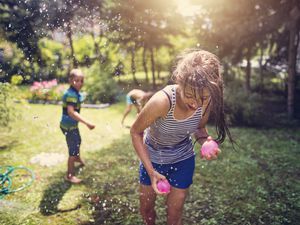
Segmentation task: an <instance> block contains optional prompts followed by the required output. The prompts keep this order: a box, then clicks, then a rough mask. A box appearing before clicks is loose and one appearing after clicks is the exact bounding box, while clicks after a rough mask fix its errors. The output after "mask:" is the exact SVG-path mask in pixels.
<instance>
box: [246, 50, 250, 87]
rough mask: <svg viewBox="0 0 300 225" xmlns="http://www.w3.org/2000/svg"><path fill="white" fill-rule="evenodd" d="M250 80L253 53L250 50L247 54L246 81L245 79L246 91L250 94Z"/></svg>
mask: <svg viewBox="0 0 300 225" xmlns="http://www.w3.org/2000/svg"><path fill="white" fill-rule="evenodd" d="M250 78H251V51H250V49H248V52H247V66H246V79H245V90H246V92H248V93H249V92H250V88H251V87H250Z"/></svg>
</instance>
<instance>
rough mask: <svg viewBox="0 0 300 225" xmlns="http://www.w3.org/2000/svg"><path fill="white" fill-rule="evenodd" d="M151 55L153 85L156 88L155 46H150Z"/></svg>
mask: <svg viewBox="0 0 300 225" xmlns="http://www.w3.org/2000/svg"><path fill="white" fill-rule="evenodd" d="M150 56H151V70H152V87H153V89H155V88H156V83H155V62H154V54H153V48H152V47H151V48H150Z"/></svg>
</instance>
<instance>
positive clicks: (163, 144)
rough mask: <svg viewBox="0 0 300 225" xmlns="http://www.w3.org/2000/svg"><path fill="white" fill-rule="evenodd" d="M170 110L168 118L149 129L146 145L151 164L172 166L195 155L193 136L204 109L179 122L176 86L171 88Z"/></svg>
mask: <svg viewBox="0 0 300 225" xmlns="http://www.w3.org/2000/svg"><path fill="white" fill-rule="evenodd" d="M171 93H172V94H171V96H169V95H168V94H167V93H166V94H167V95H168V97H169V99H170V103H171V107H170V110H169V111H168V113H167V115H166V117H164V118H158V119H157V120H156V121H155V122H154V123H152V124H151V125H150V127H149V128H148V129H147V132H146V135H145V145H146V147H147V149H148V152H149V156H150V160H151V162H154V163H158V164H170V163H176V162H180V161H182V160H185V159H188V158H190V157H192V156H194V155H195V153H194V148H193V143H192V138H191V134H192V133H194V132H195V131H196V130H197V128H198V126H199V123H200V120H201V117H202V107H199V108H198V109H197V110H196V111H195V112H194V114H193V115H192V116H190V117H188V118H186V119H183V120H178V119H175V117H174V110H175V105H176V86H175V85H173V86H172V87H171Z"/></svg>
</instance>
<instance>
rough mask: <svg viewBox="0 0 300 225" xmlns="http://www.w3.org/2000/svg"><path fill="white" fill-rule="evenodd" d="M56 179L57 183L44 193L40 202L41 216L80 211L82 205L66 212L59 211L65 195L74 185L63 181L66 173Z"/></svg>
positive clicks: (52, 184)
mask: <svg viewBox="0 0 300 225" xmlns="http://www.w3.org/2000/svg"><path fill="white" fill-rule="evenodd" d="M54 177H56V178H55V181H54V182H52V183H51V184H50V185H49V186H48V188H47V189H46V190H45V191H44V194H43V197H42V200H41V202H40V205H39V208H40V212H41V214H42V215H44V216H50V215H54V214H56V213H62V212H70V211H73V210H76V209H79V208H80V207H81V205H77V206H75V207H73V208H70V209H66V210H60V209H58V204H59V202H60V201H61V200H62V198H63V196H64V194H65V193H66V192H67V191H68V190H69V189H70V187H71V186H72V184H71V183H69V182H67V181H65V180H64V179H63V177H64V173H58V174H56V175H55V176H54Z"/></svg>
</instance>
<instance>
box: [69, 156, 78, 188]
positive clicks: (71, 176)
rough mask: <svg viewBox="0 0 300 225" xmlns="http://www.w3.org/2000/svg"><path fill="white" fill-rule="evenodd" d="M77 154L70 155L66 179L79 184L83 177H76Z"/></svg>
mask: <svg viewBox="0 0 300 225" xmlns="http://www.w3.org/2000/svg"><path fill="white" fill-rule="evenodd" d="M76 157H77V156H69V159H68V171H67V176H66V180H67V181H70V182H71V183H74V184H78V183H80V182H81V179H79V178H77V177H75V165H74V164H75V161H76Z"/></svg>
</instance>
